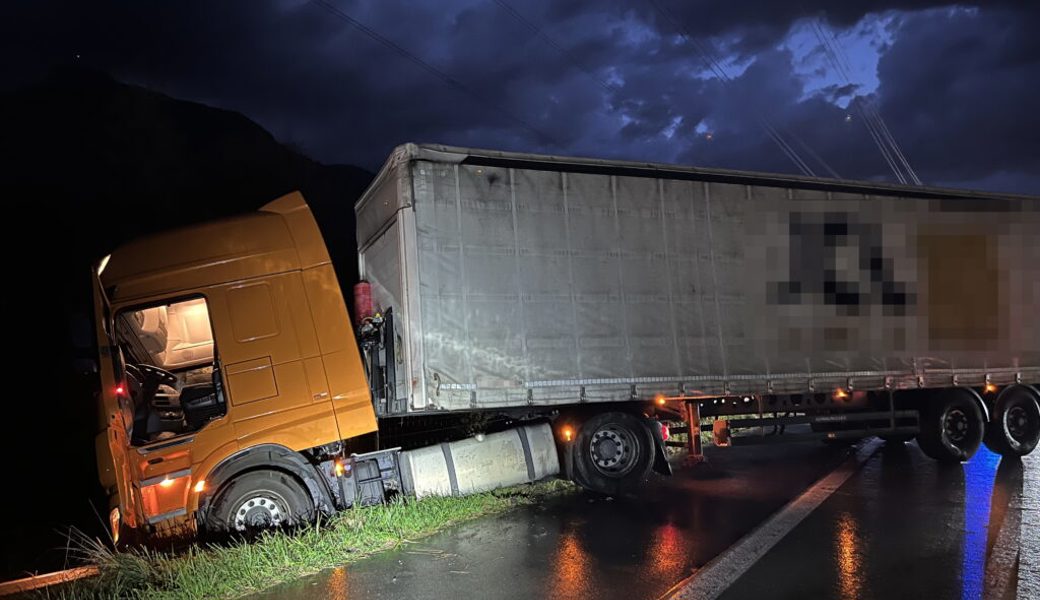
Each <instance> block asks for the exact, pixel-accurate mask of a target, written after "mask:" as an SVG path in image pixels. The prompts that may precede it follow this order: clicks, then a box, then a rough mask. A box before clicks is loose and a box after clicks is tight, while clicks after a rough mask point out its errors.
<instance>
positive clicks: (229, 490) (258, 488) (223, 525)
mask: <svg viewBox="0 0 1040 600" xmlns="http://www.w3.org/2000/svg"><path fill="white" fill-rule="evenodd" d="M313 518H314V504H313V502H311V498H310V495H309V494H308V493H307V491H306V490H305V489H304V488H303V487H302V486H300V484H298V483H296V481H295V480H294V479H293V478H292V477H290V476H288V475H286V474H284V473H281V472H279V471H268V470H263V471H250V472H248V473H246V474H244V475H240V476H238V477H236V478H234V479H232V480H231V481H230V482H229V483H228V484H227V485H226V486H224V489H223V490H221V491H220V492H219V493H218V495H217V498H216V500H215V501H214V502H213V506H212V508H211V509H210V510H209V511H208V513H207V515H206V528H207V530H208V531H212V532H214V533H233V534H244V535H249V534H255V533H258V532H260V531H263V530H267V529H280V528H288V527H293V526H296V525H301V524H304V523H309V522H310V521H311V520H313Z"/></svg>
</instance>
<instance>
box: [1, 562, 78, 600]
mask: <svg viewBox="0 0 1040 600" xmlns="http://www.w3.org/2000/svg"><path fill="white" fill-rule="evenodd" d="M97 572H98V570H97V567H79V568H77V569H66V570H64V571H56V572H54V573H46V574H44V575H33V576H32V577H25V578H23V579H15V580H13V581H5V582H3V583H0V596H7V595H10V594H19V593H23V592H30V591H32V590H37V589H40V588H42V587H47V586H49V585H55V584H58V583H67V582H69V581H75V580H76V579H82V578H84V577H92V576H94V575H97Z"/></svg>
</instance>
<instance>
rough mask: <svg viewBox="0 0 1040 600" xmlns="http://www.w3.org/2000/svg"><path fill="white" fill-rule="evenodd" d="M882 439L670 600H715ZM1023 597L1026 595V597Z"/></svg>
mask: <svg viewBox="0 0 1040 600" xmlns="http://www.w3.org/2000/svg"><path fill="white" fill-rule="evenodd" d="M883 443H884V442H882V441H881V440H879V439H873V440H870V441H868V442H866V443H864V444H863V445H862V446H861V447H860V448H859V449H858V450H857V451H856V454H854V455H853V456H851V457H849V459H848V460H846V461H845V462H844V463H842V464H841V466H839V467H838V468H837V469H835V470H834V471H831V473H830V474H828V475H826V476H825V477H823V479H820V480H819V481H817V482H816V483H814V484H813V486H812V487H810V488H809V489H808V490H806V491H805V492H804V493H802V495H801V496H798V497H797V498H795V499H794V500H792V501H790V502H788V503H787V506H784V507H783V508H782V509H780V511H779V512H777V513H776V514H774V515H773V516H772V517H770V518H769V520H767V521H766V522H765V523H763V524H761V525H759V526H758V527H757V528H756V529H755V530H753V531H752V532H751V533H749V534H747V535H745V536H744V537H742V538H741V539H740V540H739V541H738V542H737V543H736V544H733V545H732V546H730V547H729V549H727V550H726V551H725V552H723V553H722V554H720V555H718V556H716V557H715V558H714V559H712V560H711V562H709V563H708V564H706V565H704V567H702V568H701V569H699V570H698V571H697V572H696V573H694V574H693V575H691V576H690V577H689V578H687V579H686V580H685V581H683V582H681V583H679V584H678V585H676V586H675V587H674V588H672V589H671V590H669V591H668V592H667V593H666V594H665V595H664V598H667V599H668V600H714V599H715V598H718V597H719V596H720V595H721V594H722V593H723V592H724V591H726V589H727V588H729V586H730V585H732V584H733V583H734V582H735V581H736V580H737V579H738V578H739V577H740V576H741V575H743V574H744V573H745V572H747V570H748V569H750V568H751V566H752V565H754V564H755V563H756V562H757V561H758V560H759V559H760V558H762V557H763V556H764V555H765V554H766V552H769V550H770V549H772V547H773V546H775V545H776V544H777V542H779V541H780V540H782V539H783V538H784V536H786V535H787V534H788V533H790V532H791V530H792V529H794V528H795V527H797V526H798V524H799V523H801V522H802V520H803V519H805V517H807V516H809V514H810V513H811V512H812V511H813V510H815V509H816V507H818V506H819V505H821V504H823V501H824V500H826V499H827V498H828V497H830V495H831V494H833V493H834V492H835V491H837V489H838V488H840V487H841V486H842V484H844V483H845V482H846V481H848V479H849V478H850V477H852V475H853V474H854V473H856V471H858V470H859V468H860V467H862V466H863V464H864V463H866V462H867V460H869V459H870V457H871V456H873V455H874V453H875V452H877V451H878V449H879V448H881V446H882V445H883ZM1023 597H1024V596H1023Z"/></svg>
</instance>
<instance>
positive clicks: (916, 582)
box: [258, 444, 1040, 600]
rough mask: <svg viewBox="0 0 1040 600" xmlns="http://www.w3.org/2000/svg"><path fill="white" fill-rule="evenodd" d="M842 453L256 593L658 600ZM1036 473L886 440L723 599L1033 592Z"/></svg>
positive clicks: (701, 478)
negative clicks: (942, 460)
mask: <svg viewBox="0 0 1040 600" xmlns="http://www.w3.org/2000/svg"><path fill="white" fill-rule="evenodd" d="M713 450H714V449H713ZM843 456H844V454H843V453H842V452H841V451H837V450H834V449H830V448H825V447H821V445H819V444H795V445H790V446H786V447H771V448H762V447H760V448H733V449H729V450H721V451H720V450H714V451H713V454H712V456H711V460H712V464H711V466H709V467H707V468H701V469H699V470H693V471H684V472H681V473H679V474H678V476H676V477H673V478H672V479H660V480H658V481H656V482H655V483H654V484H653V485H652V486H650V487H649V489H647V490H646V493H644V494H643V495H642V496H641V497H640V498H638V499H634V500H615V501H612V502H607V501H603V500H595V501H592V500H591V498H590V497H588V496H585V495H583V494H576V495H574V496H571V497H567V498H562V499H558V500H555V501H551V502H550V503H548V504H547V505H545V506H540V507H530V508H525V509H521V510H517V511H514V512H512V513H510V514H507V515H503V516H501V517H496V518H492V519H485V520H482V521H479V522H475V523H469V524H465V525H462V526H460V527H458V528H456V529H454V530H451V531H448V532H445V533H442V534H438V535H436V536H433V537H431V538H427V539H426V540H423V541H421V542H419V543H417V544H409V545H407V546H405V547H403V548H401V549H399V550H396V551H392V552H388V553H384V554H382V555H380V556H376V557H372V558H370V559H366V560H364V561H361V562H359V563H356V564H354V565H350V566H348V567H343V568H339V569H334V570H332V571H328V572H326V573H322V574H319V575H317V576H314V577H310V578H305V579H303V580H301V581H298V582H294V583H291V584H287V585H284V586H281V587H279V588H275V589H273V590H270V591H269V592H268V593H266V594H264V595H262V596H258V598H306V599H307V600H315V599H317V598H349V599H352V600H371V599H373V598H400V599H407V600H419V599H423V598H459V599H461V598H558V599H571V598H618V599H623V600H636V599H639V598H650V599H653V598H659V597H661V596H662V595H663V594H665V593H666V592H667V591H668V589H669V588H671V587H672V586H673V585H674V584H676V583H678V582H679V581H681V580H682V579H683V578H685V577H687V576H688V575H689V574H690V573H692V572H693V571H695V570H696V568H697V567H700V566H702V565H703V564H705V563H706V562H707V561H709V560H711V559H712V558H713V557H715V556H716V555H718V554H719V553H720V552H722V551H723V550H724V549H726V548H727V547H728V546H729V545H731V544H732V543H733V542H735V541H736V540H737V539H739V538H740V536H742V535H744V534H746V533H748V532H749V531H751V530H752V529H754V527H755V526H756V525H758V524H759V523H761V522H762V521H763V520H764V519H766V518H767V517H768V516H769V515H770V514H771V513H773V512H774V511H776V510H777V509H778V508H780V507H781V506H782V505H783V504H784V503H785V502H787V501H788V500H790V499H791V498H793V497H794V496H796V495H797V494H798V493H800V492H801V491H802V490H804V489H805V488H806V487H808V485H810V484H811V483H812V482H813V481H815V480H816V479H817V478H819V477H821V476H822V475H824V474H826V473H827V472H828V471H829V470H830V469H831V468H833V467H834V466H836V465H837V464H838V463H839V462H840V461H841V459H842V458H843ZM1038 482H1040V457H1030V458H1027V460H1026V462H1025V463H1024V466H1023V463H1016V462H1012V461H1001V460H1000V457H998V456H996V455H994V454H992V453H989V452H988V451H986V450H985V449H983V450H981V451H980V452H979V454H978V455H976V457H975V458H974V459H973V460H972V461H971V462H969V463H967V464H965V465H961V466H954V467H941V466H940V465H937V464H936V463H934V462H932V461H931V460H929V459H927V458H925V457H924V456H923V455H922V454H921V453H920V451H919V450H918V449H917V447H916V446H915V445H913V444H909V445H907V446H905V447H893V448H886V449H885V450H883V451H881V452H879V453H878V454H876V455H875V456H874V457H873V458H872V459H870V460H869V461H868V462H867V463H866V465H865V466H864V468H863V469H862V470H861V471H860V472H859V473H857V474H856V475H855V476H853V477H852V478H851V479H850V480H849V481H848V482H846V484H845V485H843V486H842V487H841V488H840V489H839V490H838V491H837V492H836V493H835V494H834V495H833V496H831V497H830V498H829V499H827V500H826V501H825V502H824V503H823V504H822V505H821V506H820V507H819V508H818V509H817V510H816V511H815V512H814V513H812V514H811V515H810V516H809V517H808V518H807V519H806V520H805V521H804V522H802V524H801V525H799V526H798V527H797V528H796V529H795V530H794V531H792V532H791V533H790V534H789V535H788V536H787V537H785V538H784V539H783V540H781V541H780V542H779V543H778V544H777V546H776V547H774V548H773V550H772V551H770V552H769V553H768V554H767V555H766V556H765V557H764V558H763V559H762V560H760V561H759V562H758V563H756V564H755V565H754V566H752V567H751V568H750V570H749V571H748V572H747V573H745V574H744V576H742V577H741V578H740V579H738V580H737V581H736V583H735V584H734V585H733V586H732V587H731V588H730V589H729V590H728V591H727V592H726V593H724V594H723V596H722V597H723V598H724V599H725V600H737V599H742V598H754V599H756V600H757V599H761V598H791V599H795V598H797V599H798V600H802V599H804V598H836V599H842V600H862V599H866V598H929V599H932V598H934V599H936V600H945V599H950V600H956V599H976V598H986V599H987V600H988V598H991V597H993V598H1000V600H1008V599H1014V598H1016V591H1017V597H1018V598H1023V599H1026V598H1032V597H1033V596H1030V595H1029V594H1032V593H1033V592H1031V591H1030V590H1036V591H1038V592H1040V572H1038V571H1037V565H1038V564H1040V563H1038V561H1040V539H1026V537H1027V536H1029V535H1033V534H1035V533H1036V532H1037V525H1038V520H1040V497H1038V496H1040V486H1038V485H1037V483H1038ZM1030 532H1031V533H1030ZM1037 538H1040V536H1037ZM1020 540H1021V542H1020ZM1020 543H1021V545H1022V552H1021V553H1019V552H1018V546H1019V544H1020ZM1020 580H1021V581H1020ZM1030 586H1034V587H1032V588H1031V587H1030ZM995 594H996V595H995ZM1023 594H1026V595H1023ZM1035 597H1036V598H1040V594H1038V595H1037V596H1035Z"/></svg>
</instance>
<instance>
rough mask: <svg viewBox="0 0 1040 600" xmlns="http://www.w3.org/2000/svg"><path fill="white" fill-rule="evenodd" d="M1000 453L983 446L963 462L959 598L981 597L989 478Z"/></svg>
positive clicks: (972, 599)
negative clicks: (962, 536) (962, 516)
mask: <svg viewBox="0 0 1040 600" xmlns="http://www.w3.org/2000/svg"><path fill="white" fill-rule="evenodd" d="M999 464H1000V455H999V454H996V453H993V452H990V451H989V449H988V448H986V447H985V446H983V447H981V448H979V451H978V452H977V453H976V454H975V456H973V457H972V459H971V460H970V461H968V462H967V463H965V464H964V545H963V550H962V555H963V558H962V562H961V581H962V586H963V587H962V588H961V600H979V599H980V598H982V592H983V583H984V581H985V577H986V535H987V530H988V527H989V510H990V500H991V499H992V498H993V481H994V479H995V477H996V474H997V466H998V465H999Z"/></svg>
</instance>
